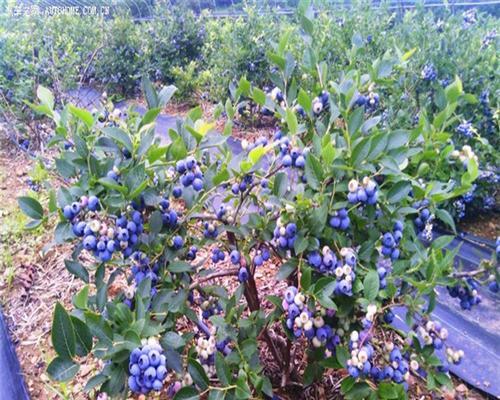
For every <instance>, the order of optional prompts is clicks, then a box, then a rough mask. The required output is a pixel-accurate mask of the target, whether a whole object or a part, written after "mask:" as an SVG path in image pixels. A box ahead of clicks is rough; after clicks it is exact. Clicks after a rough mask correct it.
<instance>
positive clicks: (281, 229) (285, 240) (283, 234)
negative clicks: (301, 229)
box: [273, 220, 297, 250]
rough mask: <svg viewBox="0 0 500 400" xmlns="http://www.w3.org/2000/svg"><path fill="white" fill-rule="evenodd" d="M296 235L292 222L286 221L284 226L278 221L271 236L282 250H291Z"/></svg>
mask: <svg viewBox="0 0 500 400" xmlns="http://www.w3.org/2000/svg"><path fill="white" fill-rule="evenodd" d="M296 235H297V225H295V224H294V223H293V222H290V223H288V224H287V225H286V226H284V225H282V224H281V223H280V220H278V224H277V225H276V228H274V232H273V237H274V240H275V241H276V243H277V245H278V247H279V248H280V249H283V250H293V248H294V247H293V246H294V244H295V239H296Z"/></svg>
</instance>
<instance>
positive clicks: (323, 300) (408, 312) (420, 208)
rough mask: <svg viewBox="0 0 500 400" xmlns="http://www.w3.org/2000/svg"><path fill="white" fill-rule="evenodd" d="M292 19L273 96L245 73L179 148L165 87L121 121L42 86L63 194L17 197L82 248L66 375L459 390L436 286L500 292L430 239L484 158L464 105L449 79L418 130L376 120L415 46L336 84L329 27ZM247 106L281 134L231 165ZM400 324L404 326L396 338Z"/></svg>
mask: <svg viewBox="0 0 500 400" xmlns="http://www.w3.org/2000/svg"><path fill="white" fill-rule="evenodd" d="M297 19H298V20H299V21H300V29H299V28H298V29H297V30H296V31H294V32H292V31H287V32H284V33H283V35H282V36H281V38H280V40H279V41H278V42H277V43H274V44H273V45H272V47H271V48H269V49H268V50H267V56H268V60H269V61H267V62H269V64H270V65H271V66H272V71H273V72H272V75H271V77H270V80H271V82H272V89H270V90H267V91H266V90H264V89H263V88H259V87H258V86H257V85H255V84H252V82H250V81H249V80H248V79H247V78H246V77H245V76H242V77H241V78H240V79H239V80H238V81H237V83H236V84H234V87H233V93H232V96H231V99H229V100H227V101H226V102H225V103H224V106H220V107H218V108H217V109H216V111H215V115H214V120H213V121H212V120H204V119H203V117H202V112H201V109H200V108H199V107H196V108H194V109H192V110H191V111H190V112H189V113H188V114H187V116H186V117H185V119H184V120H182V121H179V122H178V124H177V126H176V128H175V129H170V130H169V132H168V135H169V140H168V143H165V142H162V141H161V140H160V139H159V138H158V137H156V136H155V133H154V124H155V120H156V118H157V116H158V114H159V113H160V110H161V109H162V108H163V107H164V106H165V104H166V103H167V102H168V101H169V100H170V98H171V97H172V95H173V92H174V88H172V87H167V88H165V89H162V90H161V91H160V92H157V91H156V89H155V88H154V86H153V85H152V84H151V83H150V82H149V81H148V79H143V90H144V92H145V97H146V98H147V103H148V107H149V109H148V111H147V112H146V113H145V114H144V115H143V116H139V115H138V114H136V113H134V112H129V113H128V114H127V116H126V117H125V118H120V112H115V111H112V110H110V111H111V112H109V113H107V114H106V115H93V114H91V113H90V112H88V111H86V110H84V109H80V108H77V107H75V106H73V105H71V104H68V105H65V106H64V108H62V109H56V108H55V107H54V105H55V101H54V96H53V94H52V93H51V91H50V90H48V89H46V88H44V87H39V88H38V102H37V104H32V105H31V107H32V108H33V109H34V111H35V112H37V113H41V114H44V115H45V116H47V117H48V118H50V119H51V120H52V123H53V124H54V127H55V129H54V131H55V135H54V137H53V139H52V140H51V145H52V146H53V147H54V148H56V149H58V150H59V152H58V156H57V158H56V160H55V165H54V166H53V167H51V172H52V173H55V174H57V175H58V176H60V177H61V178H62V179H63V182H64V184H63V185H62V186H61V187H60V188H59V189H57V191H56V190H55V189H53V190H50V191H49V199H48V212H46V211H44V208H43V207H42V205H41V204H40V203H39V202H38V201H36V200H35V199H34V198H30V197H21V198H20V199H19V204H20V207H21V209H22V210H23V211H24V212H25V213H26V214H28V216H30V217H31V218H32V219H33V220H32V222H30V223H29V226H28V227H29V228H35V227H37V226H40V225H42V224H46V223H47V222H48V221H49V220H53V219H54V218H56V219H58V220H59V222H58V224H57V227H56V228H55V238H56V241H57V242H58V243H63V242H67V243H71V244H72V245H73V251H72V253H71V257H70V258H69V259H67V260H66V261H65V265H66V267H67V269H68V270H69V272H70V273H72V274H73V275H75V276H76V277H77V278H79V279H81V281H82V288H81V290H80V291H78V293H76V294H75V295H74V296H73V299H72V304H71V305H70V306H66V307H64V306H63V305H62V304H57V305H56V307H55V310H54V316H53V326H52V344H53V347H54V350H55V353H56V354H57V355H56V357H55V358H54V359H53V360H52V361H51V363H50V365H49V366H48V373H49V375H50V376H51V377H52V378H53V379H54V380H57V381H67V380H70V379H72V378H73V377H74V376H75V375H76V374H77V373H78V371H79V368H80V364H81V363H82V362H85V360H88V358H86V357H87V356H88V355H89V354H91V355H92V356H93V357H95V358H98V359H101V360H103V364H102V365H103V367H102V369H101V370H100V371H99V372H98V373H97V374H96V375H95V376H93V377H92V378H90V379H89V381H88V382H87V385H86V387H85V391H87V392H92V391H94V392H105V393H107V394H108V395H110V396H112V397H123V396H125V395H126V394H127V393H128V392H129V391H131V392H133V393H137V394H139V393H140V394H149V393H150V392H155V391H156V392H158V391H166V392H167V393H168V395H169V396H171V397H173V398H174V399H187V398H190V399H194V398H206V397H207V396H208V398H210V399H224V398H227V399H247V398H254V397H256V398H272V397H273V396H275V395H276V393H285V394H286V393H289V391H290V392H291V391H292V390H293V387H294V386H295V387H296V386H297V385H299V387H305V386H308V385H311V384H313V382H315V381H318V380H321V378H322V376H323V375H324V374H326V373H329V372H330V371H332V370H338V371H341V373H340V375H339V376H343V378H342V380H341V382H340V381H339V386H340V390H341V391H342V393H343V395H344V396H345V397H346V398H352V399H360V398H381V399H394V398H405V397H406V396H407V395H406V393H407V390H408V389H409V384H410V382H411V379H410V377H411V376H413V377H415V378H418V379H423V380H425V381H426V382H427V386H428V388H429V389H430V390H432V391H439V390H440V388H442V387H443V386H449V385H450V384H451V380H450V377H449V375H448V370H449V365H450V364H457V363H460V361H461V359H462V357H463V356H464V354H463V352H462V351H461V350H460V349H456V348H452V347H449V346H448V345H447V341H446V339H447V337H448V332H447V330H446V328H444V327H442V326H441V324H440V323H439V322H438V321H434V320H433V318H432V311H433V309H434V306H435V302H436V290H435V288H436V287H437V286H446V287H448V290H449V291H450V294H451V295H452V296H454V297H459V299H460V302H461V304H462V306H463V307H464V308H470V307H471V306H472V305H474V304H477V303H478V302H479V299H478V296H477V293H476V291H475V288H476V287H477V285H480V284H487V285H488V286H489V287H490V289H491V290H493V291H498V281H499V276H498V271H497V270H496V269H495V263H494V262H492V263H485V264H484V267H483V269H482V270H481V271H479V273H476V274H474V276H469V275H467V274H464V273H462V272H461V271H456V270H454V267H453V258H454V256H455V254H456V250H454V251H450V250H446V246H447V244H449V243H450V241H451V240H452V239H453V237H452V236H441V237H439V238H438V239H435V240H432V239H433V237H432V227H433V224H434V223H435V222H436V221H441V222H442V223H443V224H446V225H447V226H448V227H449V229H451V230H455V226H454V221H453V218H452V216H451V215H450V213H449V212H448V211H446V209H445V208H443V207H444V206H445V205H446V204H447V202H452V201H455V199H457V198H460V196H464V195H465V194H467V193H469V192H470V191H471V189H472V188H473V185H474V182H475V181H476V179H477V178H478V176H479V169H478V157H477V156H476V155H475V154H474V152H473V150H472V148H471V147H470V146H468V145H462V144H461V143H460V142H457V143H456V142H455V141H453V140H452V139H451V134H450V133H449V131H448V128H449V127H450V126H453V124H454V123H455V121H456V120H457V114H456V109H457V108H458V107H459V106H460V105H461V104H464V102H465V103H466V102H467V101H469V100H470V95H469V94H468V93H467V92H465V91H464V88H463V85H462V82H461V80H460V79H459V78H458V77H453V80H452V81H451V82H449V84H448V85H446V86H445V87H444V88H443V89H442V93H441V94H442V98H441V100H440V103H439V107H438V108H437V109H436V110H432V109H430V110H428V111H426V112H425V113H423V114H422V116H421V117H420V119H419V122H418V124H417V125H416V126H414V127H412V126H409V125H405V124H404V123H403V122H401V126H399V127H394V126H393V125H392V124H384V123H382V120H383V119H382V116H381V115H380V114H381V113H382V111H383V109H382V108H381V107H380V104H381V103H382V104H383V103H384V102H385V96H386V94H385V91H384V90H383V88H386V87H389V86H390V85H391V84H393V83H394V82H395V81H398V80H399V79H400V77H401V76H403V77H404V76H405V74H407V73H408V72H407V71H408V70H409V69H411V62H410V61H409V59H410V56H411V54H403V53H401V52H397V51H395V52H392V53H386V54H384V55H383V56H382V57H381V58H377V59H374V60H373V62H372V63H371V64H370V65H369V66H367V68H366V70H362V69H359V68H358V66H357V63H356V62H354V60H355V59H356V57H357V54H358V52H362V51H363V50H362V49H363V46H359V45H358V43H357V41H353V43H352V44H351V47H350V48H349V50H348V51H349V53H350V54H351V57H352V61H353V62H350V63H349V65H347V66H346V68H345V69H343V70H341V71H335V73H334V74H332V73H331V72H330V70H331V69H337V68H339V66H338V65H337V64H331V63H329V62H326V61H325V59H324V58H323V55H322V54H321V53H320V52H319V51H318V49H317V48H316V46H315V43H314V40H313V37H314V32H316V31H317V29H319V28H318V24H319V23H320V22H319V21H321V18H319V19H318V18H315V15H314V12H313V10H312V8H311V7H310V5H309V4H308V3H307V2H301V3H300V5H299V8H298V15H297ZM299 42H300V44H298V43H299ZM299 48H300V49H301V53H300V54H297V51H298V50H297V49H299ZM292 51H293V52H295V53H293V52H292ZM294 54H295V55H294ZM427 72H429V71H427ZM303 75H306V76H307V79H305V80H302V79H298V78H297V77H302V76H303ZM379 88H380V89H379ZM242 102H247V103H253V104H255V105H256V106H257V108H258V109H260V110H261V111H265V112H266V113H267V114H270V115H272V116H274V117H275V119H276V121H278V126H277V127H276V132H275V135H274V137H273V138H271V139H269V138H266V137H262V138H258V139H256V140H255V141H251V142H248V141H245V142H242V148H241V151H240V152H236V154H234V149H233V147H232V146H230V144H229V143H228V138H229V137H230V134H231V127H232V124H233V120H234V119H235V118H237V114H238V109H239V105H240V104H241V103H242ZM222 112H224V113H225V115H226V116H227V122H226V126H225V128H224V130H223V133H220V132H218V131H217V129H215V119H217V118H218V117H219V115H220V114H221V113H222ZM68 142H69V143H70V145H68ZM425 163H427V166H424V164H425ZM424 170H427V172H429V171H435V170H439V171H448V172H447V173H444V172H443V175H440V174H439V173H435V174H434V173H428V174H426V173H425V172H426V171H424ZM449 174H453V177H454V179H453V180H450V179H449V178H448V177H449ZM493 261H495V260H493ZM271 263H272V264H273V265H277V266H278V268H276V269H273V268H272V267H271V266H270V264H271ZM259 270H263V271H266V273H265V276H264V278H263V279H257V275H259ZM222 278H223V282H225V283H226V284H225V285H220V282H221V281H220V279H222ZM263 283H265V284H266V286H272V287H275V289H274V290H273V291H271V292H269V290H267V291H265V290H264V289H263V287H262V285H263ZM397 313H400V314H401V315H404V316H405V321H406V324H407V325H408V327H409V329H408V332H406V333H405V332H401V331H399V330H396V329H395V328H393V327H392V325H391V323H392V322H393V320H394V318H395V315H396V314H397ZM438 350H444V355H445V357H444V359H440V358H438V357H437V355H436V354H435V352H436V351H438ZM297 360H306V365H305V366H304V368H298V367H297V365H298V363H296V361H297ZM270 363H271V364H273V365H274V366H275V367H277V368H278V370H279V371H280V374H279V376H276V374H272V373H270V369H269V364H270Z"/></svg>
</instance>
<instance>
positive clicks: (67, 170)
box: [56, 158, 76, 178]
mask: <svg viewBox="0 0 500 400" xmlns="http://www.w3.org/2000/svg"><path fill="white" fill-rule="evenodd" d="M56 168H57V172H59V173H60V174H61V175H62V176H63V178H71V177H73V176H74V175H75V174H76V171H75V167H74V166H73V164H71V163H70V162H69V161H68V160H66V159H65V158H57V159H56Z"/></svg>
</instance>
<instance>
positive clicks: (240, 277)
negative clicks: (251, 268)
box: [238, 267, 248, 282]
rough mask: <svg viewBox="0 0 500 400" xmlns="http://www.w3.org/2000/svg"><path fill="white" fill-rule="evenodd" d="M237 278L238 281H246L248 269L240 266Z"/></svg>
mask: <svg viewBox="0 0 500 400" xmlns="http://www.w3.org/2000/svg"><path fill="white" fill-rule="evenodd" d="M238 280H239V281H240V282H246V281H247V280H248V270H247V269H246V268H245V267H241V268H240V270H239V271H238Z"/></svg>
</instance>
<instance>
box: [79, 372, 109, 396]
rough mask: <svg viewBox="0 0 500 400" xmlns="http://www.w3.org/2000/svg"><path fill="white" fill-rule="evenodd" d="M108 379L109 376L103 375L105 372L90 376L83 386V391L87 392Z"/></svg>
mask: <svg viewBox="0 0 500 400" xmlns="http://www.w3.org/2000/svg"><path fill="white" fill-rule="evenodd" d="M107 380H108V377H107V376H106V375H103V374H97V375H95V376H93V377H92V378H90V379H89V380H88V381H87V383H86V385H85V387H84V388H83V391H84V392H85V393H88V392H90V391H91V390H93V389H95V388H96V387H97V386H100V385H102V384H103V383H104V382H106V381H107Z"/></svg>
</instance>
